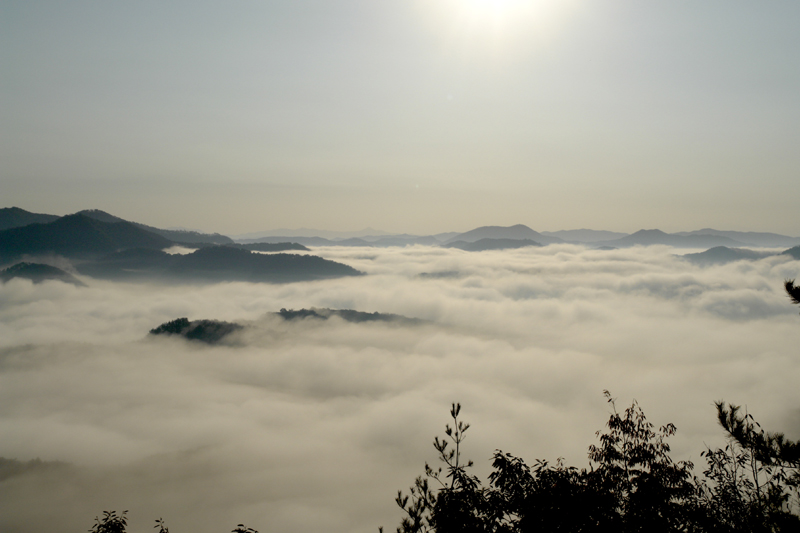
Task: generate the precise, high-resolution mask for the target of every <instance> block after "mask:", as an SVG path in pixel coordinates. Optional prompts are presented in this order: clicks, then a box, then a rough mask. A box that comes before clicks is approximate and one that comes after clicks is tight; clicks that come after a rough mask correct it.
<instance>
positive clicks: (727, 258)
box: [682, 246, 775, 265]
mask: <svg viewBox="0 0 800 533" xmlns="http://www.w3.org/2000/svg"><path fill="white" fill-rule="evenodd" d="M771 255H775V254H774V253H771V252H756V251H753V250H748V249H746V248H728V247H727V246H715V247H714V248H710V249H708V250H706V251H705V252H700V253H696V254H684V255H683V256H682V257H683V258H684V259H686V260H687V261H690V262H692V263H695V264H697V265H720V264H724V263H731V262H733V261H743V260H746V261H755V260H757V259H763V258H764V257H769V256H771Z"/></svg>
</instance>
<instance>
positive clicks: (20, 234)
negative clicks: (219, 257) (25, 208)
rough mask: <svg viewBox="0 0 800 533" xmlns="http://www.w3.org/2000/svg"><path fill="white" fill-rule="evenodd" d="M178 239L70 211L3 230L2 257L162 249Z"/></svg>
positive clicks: (0, 233) (0, 239) (84, 255)
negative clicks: (172, 239) (69, 212)
mask: <svg viewBox="0 0 800 533" xmlns="http://www.w3.org/2000/svg"><path fill="white" fill-rule="evenodd" d="M174 245H175V243H174V242H173V241H170V240H169V239H166V238H165V237H162V236H161V235H158V234H156V233H152V232H150V231H145V230H142V229H139V228H138V227H136V226H134V225H133V224H131V223H129V222H116V223H110V222H102V221H100V220H97V219H96V218H90V217H88V216H86V215H81V214H75V215H67V216H63V217H60V218H57V219H56V220H54V221H52V222H48V223H46V224H29V225H27V226H22V227H17V228H11V229H6V230H3V231H0V259H2V260H13V259H16V258H18V257H22V256H24V255H60V256H64V257H69V258H76V259H87V258H92V257H96V256H98V255H102V254H108V253H111V252H115V251H117V250H120V249H124V248H149V249H155V250H161V249H164V248H169V247H170V246H174Z"/></svg>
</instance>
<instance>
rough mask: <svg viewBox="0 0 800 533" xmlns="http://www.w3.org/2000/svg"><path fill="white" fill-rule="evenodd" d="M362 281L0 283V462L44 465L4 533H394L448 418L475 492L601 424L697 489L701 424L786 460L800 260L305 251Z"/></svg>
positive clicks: (16, 482)
mask: <svg viewBox="0 0 800 533" xmlns="http://www.w3.org/2000/svg"><path fill="white" fill-rule="evenodd" d="M314 252H315V253H318V254H320V255H322V256H323V257H325V258H327V259H333V260H336V261H341V262H343V263H346V264H348V265H351V266H353V267H355V268H357V269H359V270H361V271H364V272H367V273H368V275H367V276H363V277H355V278H345V279H341V280H330V281H321V282H312V283H295V284H287V285H267V284H256V285H254V284H246V283H230V284H218V285H207V286H196V287H188V286H180V287H164V286H155V285H153V286H147V285H141V284H114V283H110V282H101V281H95V280H91V279H85V281H86V282H87V283H88V284H89V287H88V288H76V287H73V286H71V285H67V284H63V283H59V282H46V283H43V284H39V285H33V284H31V283H30V282H28V281H25V280H13V281H11V282H9V283H6V284H5V285H0V435H2V439H0V456H2V457H5V458H10V459H18V460H21V461H27V460H30V459H34V458H41V459H42V460H43V461H63V462H66V463H68V465H66V466H61V467H54V468H33V469H31V470H29V471H28V472H27V473H21V474H16V475H12V476H7V477H6V478H5V479H4V480H2V481H0V500H2V502H3V504H2V506H1V507H0V530H2V531H4V532H15V531H50V532H61V531H63V532H67V531H70V532H74V531H84V530H86V529H88V528H89V527H90V526H91V525H92V523H93V519H94V517H95V516H96V515H98V514H101V513H102V511H103V510H117V511H122V510H125V509H129V510H130V513H129V517H130V520H129V531H132V532H147V531H152V526H153V524H154V522H153V521H154V520H155V519H156V518H159V517H163V518H164V520H165V522H166V523H167V525H168V526H169V528H170V531H172V532H173V533H181V532H187V533H188V532H193V533H195V532H209V533H215V532H216V533H224V532H226V531H230V530H231V529H232V528H233V527H234V526H235V525H236V524H238V523H244V524H246V525H247V526H250V527H252V528H255V529H258V530H259V531H261V532H262V533H264V532H270V531H280V532H304V533H305V532H308V531H328V532H355V531H372V532H376V531H377V528H378V526H381V525H383V526H385V527H386V530H387V531H393V530H394V527H395V526H396V525H397V523H398V522H399V520H400V517H401V512H400V510H399V509H398V508H397V507H396V506H395V503H394V497H395V496H396V493H397V490H398V489H403V490H404V491H405V490H406V489H407V487H408V486H409V485H410V484H411V483H412V482H413V480H414V478H415V477H416V476H417V475H419V474H421V473H422V472H423V466H424V463H425V461H429V462H431V464H435V461H436V455H435V450H434V449H433V447H432V446H431V441H432V439H433V437H434V436H435V435H443V429H444V425H445V424H446V423H447V422H448V421H449V420H448V410H449V407H450V404H451V402H454V401H458V402H461V403H462V405H463V410H462V414H463V418H464V419H465V420H466V421H468V422H470V423H471V424H472V428H471V429H470V430H469V433H468V434H467V440H466V446H465V450H464V453H465V456H466V457H467V458H471V459H473V460H475V462H476V467H475V473H476V474H478V475H479V476H481V478H482V479H485V476H486V474H487V473H488V472H489V458H490V456H491V454H492V452H493V451H494V450H495V449H497V448H499V449H502V450H503V451H505V452H509V453H512V454H514V455H518V456H521V457H523V458H524V459H526V461H528V462H529V463H530V462H532V461H533V460H534V459H536V458H541V459H548V460H550V461H554V460H555V459H556V458H558V457H564V458H565V459H566V462H567V463H568V464H572V465H575V466H580V467H583V466H587V465H588V462H587V457H586V449H587V447H588V446H589V445H590V444H592V443H594V442H595V431H597V430H599V429H602V428H603V425H604V423H605V422H606V420H607V418H608V413H609V410H610V406H609V405H608V404H607V403H606V402H605V400H604V398H603V390H604V389H608V390H610V391H611V393H612V395H613V396H614V397H616V398H618V403H617V405H618V407H619V408H624V407H626V406H627V405H629V404H630V402H631V400H633V399H634V398H635V399H637V400H638V401H639V403H640V405H641V406H642V407H643V409H644V411H645V413H646V414H647V416H648V419H649V420H650V421H651V422H653V423H654V424H656V425H657V426H659V425H662V424H666V423H668V422H673V423H675V424H676V425H677V427H678V434H677V435H676V436H675V437H673V439H672V440H671V443H672V446H673V458H675V459H688V460H692V461H694V462H695V464H696V470H697V471H698V473H699V472H700V471H702V466H703V465H704V463H703V461H702V458H701V457H700V452H701V451H702V450H703V449H704V447H705V446H706V445H708V446H717V445H720V444H722V442H723V439H722V434H721V432H720V430H718V428H717V426H716V423H715V410H714V406H713V402H714V401H715V400H720V399H724V400H726V401H729V402H733V403H738V404H744V405H746V406H747V409H748V411H749V412H750V413H752V414H753V415H754V416H755V417H756V419H757V420H758V421H759V422H761V423H762V425H764V426H765V427H766V428H767V429H770V430H776V431H777V430H780V431H785V432H786V433H787V435H788V436H789V437H792V438H800V410H799V409H800V387H798V386H797V384H798V383H799V382H800V351H799V350H800V349H799V348H798V347H800V316H798V310H800V309H798V308H797V307H796V306H792V305H791V304H790V302H789V300H788V298H787V297H786V295H785V294H784V292H783V287H782V285H783V281H784V279H785V278H794V277H800V276H799V275H798V272H800V262H798V261H793V260H790V258H788V257H786V256H776V257H770V258H767V259H763V260H760V261H757V262H738V263H733V264H729V265H725V266H716V267H709V268H700V267H697V266H693V265H691V264H689V263H688V262H684V261H682V260H680V259H678V258H676V257H675V256H673V255H672V254H673V253H675V251H674V250H672V249H669V248H659V247H652V248H646V249H643V248H635V249H627V250H612V251H596V250H586V249H584V248H581V247H577V246H567V245H564V246H548V247H544V248H525V249H519V250H512V251H500V252H481V253H468V252H462V251H459V250H451V249H450V250H448V249H440V248H428V247H409V248H388V249H371V248H342V247H331V248H318V249H315V250H314ZM312 306H315V307H329V308H337V309H356V310H359V311H368V312H374V311H378V312H381V313H397V314H402V315H405V316H408V317H415V318H421V319H424V320H427V321H429V323H427V324H425V325H421V326H402V325H395V324H385V323H361V324H353V323H347V322H344V321H342V320H341V319H339V318H332V319H330V320H328V321H319V320H313V319H312V320H305V321H303V320H300V321H294V322H283V321H282V320H280V319H278V318H275V317H273V316H271V315H267V314H268V313H271V312H275V311H278V310H279V309H281V308H287V309H291V308H294V309H299V308H303V307H305V308H309V307H312ZM184 316H185V317H189V318H190V319H201V318H211V319H219V320H227V321H237V322H240V323H245V322H249V323H251V325H252V326H253V327H251V328H247V329H245V330H243V331H242V332H241V333H239V334H236V335H238V336H237V337H234V338H232V339H231V340H230V341H229V342H227V343H226V344H224V345H218V346H208V345H204V344H200V343H197V342H193V341H192V342H190V341H185V340H182V339H178V338H162V337H153V338H148V335H147V332H148V331H149V330H150V329H151V328H153V327H155V326H158V325H159V324H161V323H163V322H165V321H168V320H171V319H174V318H178V317H184Z"/></svg>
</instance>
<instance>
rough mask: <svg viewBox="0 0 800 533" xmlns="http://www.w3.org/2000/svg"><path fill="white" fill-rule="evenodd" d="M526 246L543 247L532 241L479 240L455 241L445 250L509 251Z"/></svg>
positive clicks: (446, 246) (447, 245)
mask: <svg viewBox="0 0 800 533" xmlns="http://www.w3.org/2000/svg"><path fill="white" fill-rule="evenodd" d="M526 246H542V245H541V244H539V243H538V242H535V241H532V240H530V239H479V240H477V241H475V242H467V241H454V242H451V243H449V244H445V245H444V247H445V248H458V249H459V250H464V251H466V252H483V251H487V250H508V249H513V248H525V247H526Z"/></svg>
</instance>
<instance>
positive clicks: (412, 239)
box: [239, 235, 439, 247]
mask: <svg viewBox="0 0 800 533" xmlns="http://www.w3.org/2000/svg"><path fill="white" fill-rule="evenodd" d="M285 241H291V242H295V243H300V244H303V245H306V246H377V247H390V246H411V245H414V244H423V245H428V246H436V245H438V244H439V240H437V239H436V237H433V236H432V235H428V236H425V237H418V236H414V235H408V236H388V237H377V236H374V235H373V236H370V237H369V238H368V239H366V238H358V237H351V238H349V239H341V240H330V239H326V238H323V237H289V236H275V237H261V238H258V239H242V240H240V241H239V242H241V243H243V244H254V243H279V242H285Z"/></svg>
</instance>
